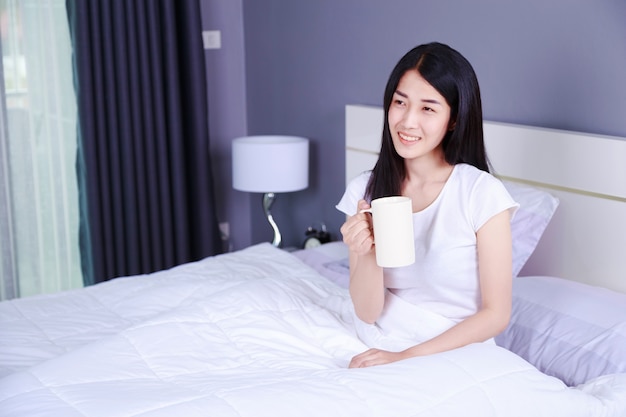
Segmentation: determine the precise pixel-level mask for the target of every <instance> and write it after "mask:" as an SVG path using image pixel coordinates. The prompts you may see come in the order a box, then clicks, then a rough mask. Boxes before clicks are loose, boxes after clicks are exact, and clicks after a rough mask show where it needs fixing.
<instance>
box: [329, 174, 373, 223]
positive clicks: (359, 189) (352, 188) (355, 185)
mask: <svg viewBox="0 0 626 417" xmlns="http://www.w3.org/2000/svg"><path fill="white" fill-rule="evenodd" d="M371 174H372V173H371V171H366V172H363V173H362V174H360V175H359V176H357V177H355V178H354V179H353V180H352V181H350V183H348V186H347V187H346V191H345V192H344V194H343V197H341V200H339V203H337V205H336V206H335V207H336V208H337V210H339V211H341V212H343V213H344V214H346V215H348V216H353V215H355V214H356V210H357V206H358V203H359V200H361V199H363V197H364V196H365V188H366V187H367V183H368V181H369V179H370V176H371Z"/></svg>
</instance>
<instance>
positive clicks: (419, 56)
mask: <svg viewBox="0 0 626 417" xmlns="http://www.w3.org/2000/svg"><path fill="white" fill-rule="evenodd" d="M412 70H417V72H419V74H420V75H421V76H422V78H424V79H425V80H426V81H427V82H428V83H429V84H430V85H432V86H433V87H434V88H435V90H437V91H438V92H439V94H441V95H442V96H443V97H444V98H445V99H446V101H447V103H448V105H449V106H450V123H451V125H452V124H453V125H454V129H452V130H449V131H448V132H447V133H446V135H445V136H444V138H443V141H442V143H441V145H442V147H443V152H444V158H445V160H446V162H447V163H449V164H451V165H456V164H459V163H467V164H470V165H473V166H475V167H476V168H478V169H481V170H483V171H487V172H489V161H488V160H487V154H486V152H485V144H484V140H483V113H482V104H481V99H480V88H479V86H478V79H477V78H476V73H475V72H474V69H473V68H472V65H471V64H470V63H469V62H468V61H467V59H465V58H464V57H463V56H462V55H461V54H460V53H459V52H457V51H456V50H454V49H452V48H451V47H449V46H448V45H444V44H441V43H437V42H433V43H428V44H424V45H420V46H417V47H415V48H413V49H412V50H410V51H409V52H407V53H406V54H405V55H404V56H403V57H402V58H401V59H400V61H398V63H397V64H396V66H395V68H394V69H393V71H392V72H391V75H390V76H389V80H388V81H387V86H386V87H385V96H384V110H385V117H384V125H383V133H382V144H381V148H380V154H379V156H378V161H377V162H376V165H375V166H374V169H373V171H372V175H371V177H370V180H369V183H368V185H367V189H366V191H365V197H366V199H369V200H373V199H375V198H378V197H385V196H389V195H400V193H401V191H402V182H403V180H404V179H405V177H406V171H405V169H406V168H405V165H404V159H403V158H402V157H401V156H400V155H398V153H397V152H396V150H395V148H394V146H393V140H392V139H391V132H390V130H389V120H388V116H389V107H390V106H391V101H392V99H393V95H394V94H395V92H396V89H397V88H398V84H399V83H400V79H401V78H402V76H403V75H404V74H405V73H406V72H407V71H412Z"/></svg>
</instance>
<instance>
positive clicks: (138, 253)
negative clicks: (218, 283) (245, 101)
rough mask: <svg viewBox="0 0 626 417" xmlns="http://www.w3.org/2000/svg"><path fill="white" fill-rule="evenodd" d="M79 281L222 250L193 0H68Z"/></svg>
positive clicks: (197, 14)
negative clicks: (74, 96) (75, 138)
mask: <svg viewBox="0 0 626 417" xmlns="http://www.w3.org/2000/svg"><path fill="white" fill-rule="evenodd" d="M66 6H67V13H68V20H69V25H70V33H71V37H72V45H73V53H74V56H73V60H74V62H73V63H74V80H75V88H76V94H77V102H78V118H79V127H78V137H79V144H78V145H79V146H78V148H79V151H78V158H77V173H78V176H79V186H80V196H81V227H80V235H81V236H80V237H81V246H82V247H81V251H82V256H83V273H84V277H85V283H86V284H87V285H89V284H93V283H97V282H101V281H105V280H108V279H111V278H114V277H118V276H127V275H135V274H142V273H149V272H153V271H157V270H161V269H165V268H169V267H172V266H174V265H178V264H181V263H184V262H189V261H194V260H198V259H201V258H203V257H206V256H210V255H215V254H218V253H220V251H221V240H220V234H219V228H218V223H217V216H216V209H215V200H214V192H213V180H212V171H211V162H210V161H211V159H210V155H209V134H208V122H207V115H208V108H207V107H208V104H207V88H206V87H207V85H206V74H205V61H204V50H203V45H202V35H201V33H202V27H201V21H200V19H201V13H200V5H199V2H198V0H143V1H142V0H67V2H66Z"/></svg>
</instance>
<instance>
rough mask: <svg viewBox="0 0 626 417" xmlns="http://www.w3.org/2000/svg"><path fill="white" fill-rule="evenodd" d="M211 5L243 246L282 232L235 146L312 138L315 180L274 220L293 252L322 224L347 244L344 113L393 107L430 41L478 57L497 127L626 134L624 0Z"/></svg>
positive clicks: (224, 158)
mask: <svg viewBox="0 0 626 417" xmlns="http://www.w3.org/2000/svg"><path fill="white" fill-rule="evenodd" d="M203 1H204V15H203V19H204V21H205V22H206V23H205V27H206V28H207V29H221V30H222V31H223V33H222V37H223V42H224V48H223V49H222V50H220V51H207V63H208V64H209V65H208V68H207V73H208V78H209V80H210V82H209V98H210V100H209V103H210V105H211V107H212V110H211V114H210V123H211V130H212V140H213V142H214V144H213V145H212V147H213V148H215V149H217V150H218V152H217V153H216V154H215V156H214V157H215V159H216V160H218V163H217V171H216V181H217V182H218V187H219V188H220V193H221V194H220V195H223V196H224V197H223V198H222V200H221V209H220V216H222V217H221V220H223V221H229V222H230V224H231V231H232V242H231V243H232V248H233V249H239V248H241V247H244V246H246V245H248V244H250V243H257V242H261V241H269V240H271V230H270V229H269V226H268V225H267V223H266V222H265V220H264V218H263V216H262V211H261V207H260V196H259V195H256V194H255V195H247V194H245V193H240V192H237V191H233V190H232V189H231V178H230V154H229V152H230V140H231V139H232V138H233V137H235V136H237V135H239V134H244V133H245V132H247V133H249V134H266V133H275V134H294V135H301V136H306V137H308V138H310V140H311V151H312V155H311V178H310V186H309V188H308V189H307V190H306V191H301V192H297V193H290V194H282V195H280V196H279V199H278V200H277V202H276V206H275V209H274V214H275V218H276V220H277V222H278V223H279V226H281V230H282V231H283V233H284V235H285V236H284V237H285V242H286V243H287V245H297V244H300V242H301V240H302V238H303V237H304V230H305V229H306V226H308V225H309V224H314V223H316V222H318V221H324V222H325V223H326V224H327V226H328V227H329V229H330V231H331V232H333V234H334V235H335V237H337V238H340V236H339V232H338V230H339V227H340V225H341V223H342V222H343V215H341V214H340V213H339V212H338V211H337V210H336V209H335V208H334V204H335V203H336V202H337V200H338V199H339V198H340V197H341V195H342V193H343V188H344V153H343V140H344V128H345V126H344V120H343V117H344V105H345V104H347V103H358V104H372V105H381V103H382V94H383V89H384V85H385V82H386V80H387V76H388V74H389V72H390V71H391V68H392V67H393V66H394V64H395V63H396V61H397V60H398V59H399V58H400V56H401V55H402V54H404V53H405V52H406V51H407V50H408V49H410V48H412V47H413V46H415V45H417V44H420V43H424V42H429V41H433V40H437V41H440V42H444V43H448V44H449V45H451V46H452V47H454V48H456V49H457V50H459V51H460V52H461V53H462V54H463V55H465V56H466V57H467V58H468V59H469V61H470V62H471V63H472V64H473V65H474V68H475V70H476V72H477V75H478V78H479V81H480V83H481V89H482V96H483V110H484V115H485V118H486V119H489V120H495V121H503V122H512V123H520V124H528V125H536V126H544V127H551V128H557V129H569V130H577V131H582V132H591V133H599V134H608V135H616V136H622V137H626V2H624V1H623V0H596V1H588V0H551V1H549V2H547V1H545V0H527V1H525V2H513V1H496V0H492V1H488V0H476V1H471V2H469V1H466V0H448V1H440V2H432V1H428V2H427V1H421V0H388V1H385V2H382V1H380V0H311V1H305V0H242V1H241V0H203ZM242 36H243V38H242ZM231 37H232V38H233V39H235V41H234V44H233V45H231V44H230V38H231ZM231 48H232V49H231ZM244 70H245V71H244ZM538 151H539V152H540V150H539V149H538ZM625 163H626V161H625Z"/></svg>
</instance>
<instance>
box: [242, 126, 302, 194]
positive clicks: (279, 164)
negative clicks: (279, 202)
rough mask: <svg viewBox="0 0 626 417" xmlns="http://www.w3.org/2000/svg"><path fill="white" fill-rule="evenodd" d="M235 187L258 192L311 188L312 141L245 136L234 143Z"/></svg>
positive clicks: (291, 137) (293, 137)
mask: <svg viewBox="0 0 626 417" xmlns="http://www.w3.org/2000/svg"><path fill="white" fill-rule="evenodd" d="M232 153H233V188H235V189H236V190H240V191H247V192H258V193H281V192H289V191H299V190H304V189H305V188H307V187H308V186H309V140H308V139H306V138H302V137H299V136H246V137H241V138H237V139H234V140H233V144H232Z"/></svg>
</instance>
